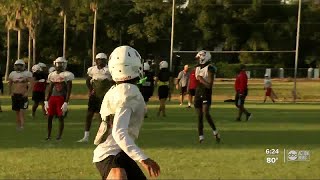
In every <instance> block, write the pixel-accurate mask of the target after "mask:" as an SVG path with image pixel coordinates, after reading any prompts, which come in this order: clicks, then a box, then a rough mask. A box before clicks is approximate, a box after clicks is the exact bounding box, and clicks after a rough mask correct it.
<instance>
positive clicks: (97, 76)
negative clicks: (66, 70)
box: [78, 53, 112, 142]
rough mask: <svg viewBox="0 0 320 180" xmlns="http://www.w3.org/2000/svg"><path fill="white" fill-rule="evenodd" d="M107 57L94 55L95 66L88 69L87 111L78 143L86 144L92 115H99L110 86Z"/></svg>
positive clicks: (101, 54) (102, 54) (110, 79)
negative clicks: (82, 134) (82, 135)
mask: <svg viewBox="0 0 320 180" xmlns="http://www.w3.org/2000/svg"><path fill="white" fill-rule="evenodd" d="M107 61H108V58H107V55H106V54H104V53H99V54H97V55H96V59H95V64H96V65H95V66H92V67H90V68H88V72H87V74H88V77H87V80H86V84H87V87H88V89H89V101H88V110H87V116H86V122H85V127H84V137H83V138H82V139H80V140H79V141H78V142H88V141H89V133H90V127H91V123H92V118H93V115H94V113H99V111H100V107H101V103H102V100H103V97H104V95H105V94H106V92H107V91H108V90H109V89H110V87H111V85H112V78H111V74H110V72H109V69H108V67H107V66H106V64H107Z"/></svg>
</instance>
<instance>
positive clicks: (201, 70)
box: [195, 64, 213, 82]
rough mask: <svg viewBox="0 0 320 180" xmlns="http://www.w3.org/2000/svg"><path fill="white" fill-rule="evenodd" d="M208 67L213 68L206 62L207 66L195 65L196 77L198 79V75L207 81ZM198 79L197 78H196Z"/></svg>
mask: <svg viewBox="0 0 320 180" xmlns="http://www.w3.org/2000/svg"><path fill="white" fill-rule="evenodd" d="M209 67H210V68H213V66H211V65H210V64H208V65H207V66H205V67H203V68H201V67H199V66H198V67H197V68H196V72H195V75H196V79H198V76H201V77H202V78H203V79H204V80H205V81H207V82H208V81H209ZM198 80H199V79H198Z"/></svg>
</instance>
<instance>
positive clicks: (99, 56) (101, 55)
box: [96, 53, 108, 59]
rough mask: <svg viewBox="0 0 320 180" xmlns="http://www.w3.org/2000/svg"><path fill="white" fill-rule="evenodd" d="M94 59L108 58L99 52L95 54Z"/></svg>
mask: <svg viewBox="0 0 320 180" xmlns="http://www.w3.org/2000/svg"><path fill="white" fill-rule="evenodd" d="M96 59H108V57H107V55H106V54H105V53H99V54H97V55H96Z"/></svg>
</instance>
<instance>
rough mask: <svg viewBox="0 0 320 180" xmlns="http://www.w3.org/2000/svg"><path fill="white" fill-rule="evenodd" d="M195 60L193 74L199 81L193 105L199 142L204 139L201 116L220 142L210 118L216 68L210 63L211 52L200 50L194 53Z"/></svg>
mask: <svg viewBox="0 0 320 180" xmlns="http://www.w3.org/2000/svg"><path fill="white" fill-rule="evenodd" d="M195 58H196V60H197V61H198V62H199V66H198V67H197V68H196V72H195V76H196V78H197V80H198V81H199V83H198V86H197V87H196V94H195V98H194V107H195V109H196V112H197V114H198V134H199V142H200V143H202V142H203V140H204V134H203V116H204V117H205V118H206V119H207V121H208V123H209V125H210V127H211V129H212V130H213V136H214V137H215V139H216V141H217V142H218V143H219V142H220V134H219V133H218V130H217V128H216V126H215V124H214V122H213V120H212V117H211V115H210V112H209V110H210V106H211V98H212V97H211V96H212V86H213V81H214V74H215V73H216V68H215V67H214V66H213V65H211V54H210V52H207V51H205V50H201V51H199V52H198V54H197V55H196V57H195Z"/></svg>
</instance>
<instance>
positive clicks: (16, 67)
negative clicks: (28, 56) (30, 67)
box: [14, 59, 26, 71]
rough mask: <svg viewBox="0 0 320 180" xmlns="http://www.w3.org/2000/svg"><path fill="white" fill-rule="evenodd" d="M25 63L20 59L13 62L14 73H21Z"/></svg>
mask: <svg viewBox="0 0 320 180" xmlns="http://www.w3.org/2000/svg"><path fill="white" fill-rule="evenodd" d="M17 65H22V67H18V66H17ZM25 65H26V63H25V62H24V60H22V59H18V60H16V61H15V62H14V66H15V69H16V71H23V70H24V69H25Z"/></svg>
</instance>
